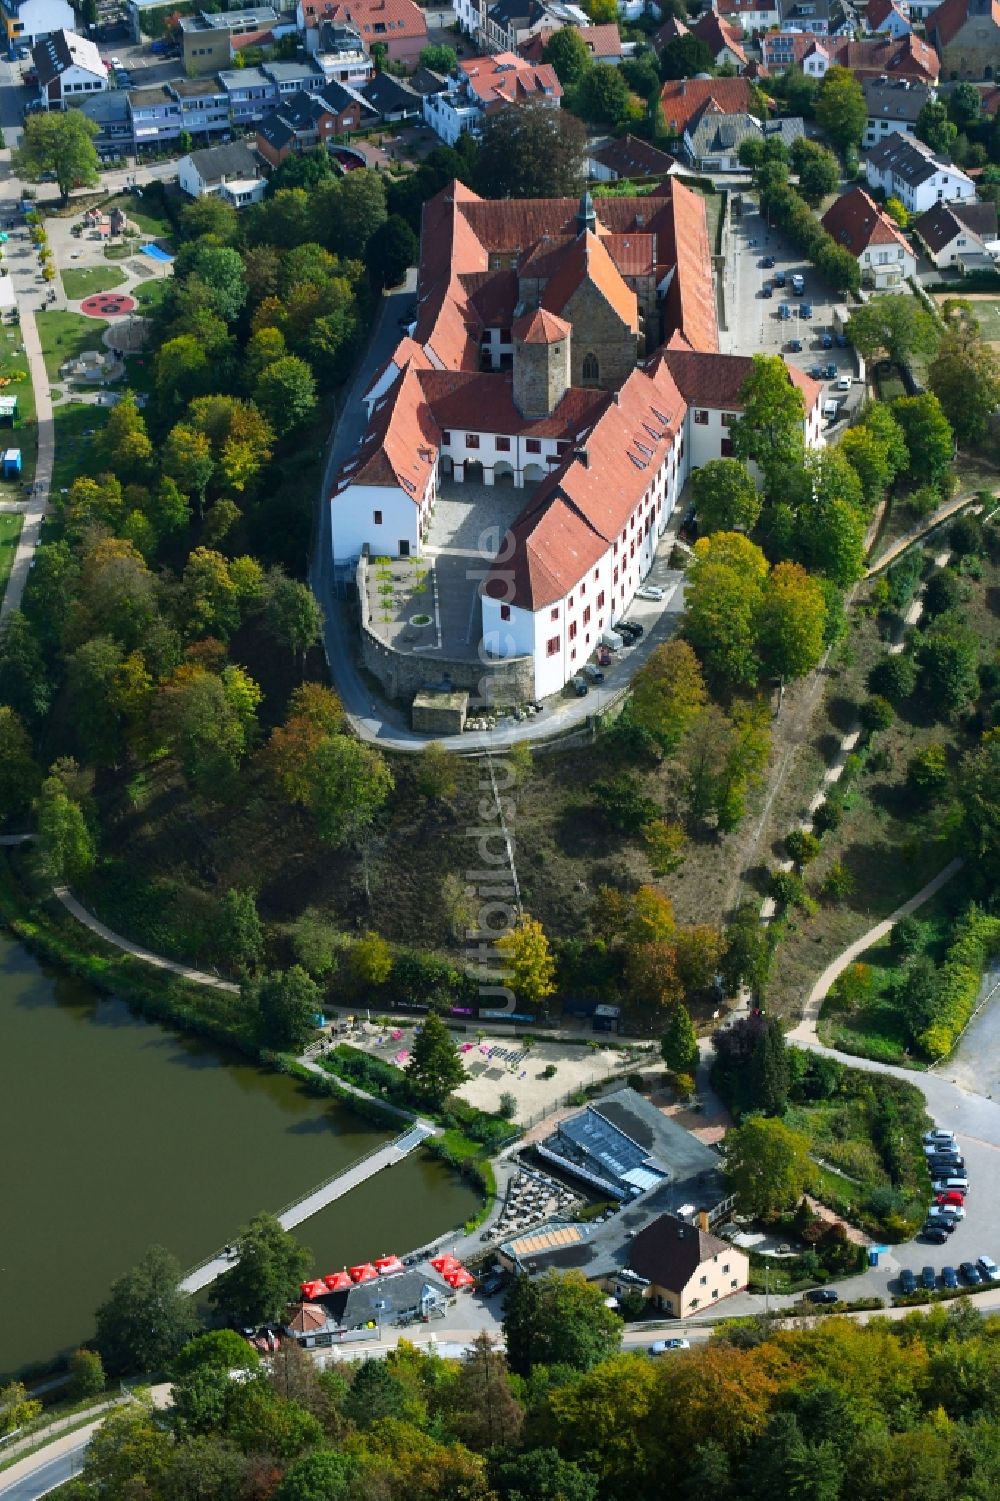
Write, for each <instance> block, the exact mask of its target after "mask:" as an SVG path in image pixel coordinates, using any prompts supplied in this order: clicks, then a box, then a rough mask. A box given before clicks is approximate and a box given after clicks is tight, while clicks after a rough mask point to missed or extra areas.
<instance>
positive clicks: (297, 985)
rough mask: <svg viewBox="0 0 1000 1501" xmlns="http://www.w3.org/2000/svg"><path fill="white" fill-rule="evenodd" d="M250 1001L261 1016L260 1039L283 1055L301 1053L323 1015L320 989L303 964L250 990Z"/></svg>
mask: <svg viewBox="0 0 1000 1501" xmlns="http://www.w3.org/2000/svg"><path fill="white" fill-rule="evenodd" d="M245 989H246V993H247V999H248V1000H249V1001H250V1003H251V1005H254V1006H256V1009H257V1012H258V1014H259V1016H260V1035H261V1040H262V1042H263V1043H264V1045H265V1046H266V1047H269V1048H273V1049H274V1050H275V1051H276V1052H279V1053H300V1052H301V1051H302V1049H303V1048H304V1047H305V1045H306V1043H307V1042H309V1041H310V1040H311V1038H312V1037H313V1036H314V1035H315V1032H316V1017H317V1016H318V1015H320V1014H321V1013H322V1009H323V1008H322V1004H321V1000H320V989H319V986H318V985H317V984H316V982H315V980H313V979H311V978H310V976H309V975H308V974H307V973H306V971H305V970H304V969H303V968H302V966H301V965H300V964H293V965H292V967H291V969H288V970H275V971H274V973H273V974H269V975H265V976H264V977H263V978H262V979H260V980H257V981H255V982H253V983H251V984H248V985H247V986H246V987H245Z"/></svg>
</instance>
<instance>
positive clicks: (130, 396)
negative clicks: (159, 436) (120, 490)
mask: <svg viewBox="0 0 1000 1501" xmlns="http://www.w3.org/2000/svg"><path fill="white" fill-rule="evenodd" d="M94 448H95V449H96V452H97V457H98V461H99V462H100V463H104V464H107V465H108V467H109V468H110V469H112V470H114V472H115V474H117V475H118V477H119V479H122V480H127V479H141V478H142V477H143V476H144V475H145V474H146V473H147V471H148V469H149V464H150V461H151V459H152V457H153V445H152V442H151V441H150V437H149V433H148V432H147V430H146V422H145V418H144V417H143V415H142V413H141V412H140V411H139V408H138V406H137V405H136V399H135V393H134V392H132V391H123V392H122V396H121V400H120V401H119V402H117V403H116V405H115V406H113V407H112V408H111V411H110V412H109V413H108V420H107V422H106V423H105V424H104V427H103V429H102V430H101V432H100V433H98V435H97V438H96V439H95V442H94Z"/></svg>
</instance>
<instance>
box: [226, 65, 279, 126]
mask: <svg viewBox="0 0 1000 1501" xmlns="http://www.w3.org/2000/svg"><path fill="white" fill-rule="evenodd" d="M217 77H218V80H219V83H220V84H221V85H222V87H223V89H224V90H225V92H226V97H227V99H228V100H229V118H230V120H231V121H232V123H233V125H235V126H236V127H237V129H243V128H244V127H246V126H248V125H256V123H257V121H258V120H263V118H264V116H265V115H266V114H267V113H268V112H269V111H270V110H272V109H274V107H275V105H276V104H277V103H278V86H277V84H276V83H274V81H273V80H272V79H270V78H268V76H267V74H266V73H265V72H264V70H263V68H224V69H223V70H222V71H221V72H220V73H219V74H218V75H217Z"/></svg>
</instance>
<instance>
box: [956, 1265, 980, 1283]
mask: <svg viewBox="0 0 1000 1501" xmlns="http://www.w3.org/2000/svg"><path fill="white" fill-rule="evenodd" d="M958 1270H959V1271H960V1272H961V1274H962V1276H963V1277H964V1278H965V1280H966V1282H968V1284H969V1286H970V1287H978V1286H979V1284H980V1282H982V1280H983V1274H982V1272H981V1271H980V1270H979V1268H978V1267H977V1266H976V1263H975V1262H974V1261H963V1262H962V1265H961V1266H960V1267H959V1269H958Z"/></svg>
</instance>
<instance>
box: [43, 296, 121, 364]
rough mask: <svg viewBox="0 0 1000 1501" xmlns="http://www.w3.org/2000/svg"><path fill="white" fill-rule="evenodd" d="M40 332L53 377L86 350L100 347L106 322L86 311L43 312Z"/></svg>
mask: <svg viewBox="0 0 1000 1501" xmlns="http://www.w3.org/2000/svg"><path fill="white" fill-rule="evenodd" d="M37 321H38V335H39V338H40V339H41V341H42V354H43V355H44V357H45V368H46V370H47V371H48V373H49V379H50V380H58V379H59V367H60V365H62V364H64V363H65V361H66V360H70V359H73V358H74V357H75V356H76V355H79V354H82V353H83V351H84V350H85V349H100V348H102V344H103V336H104V330H105V329H106V328H107V326H108V325H107V323H105V322H104V321H103V319H101V318H87V317H86V316H85V315H84V314H83V313H63V312H58V311H56V312H40V313H39V314H38V320H37Z"/></svg>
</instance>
